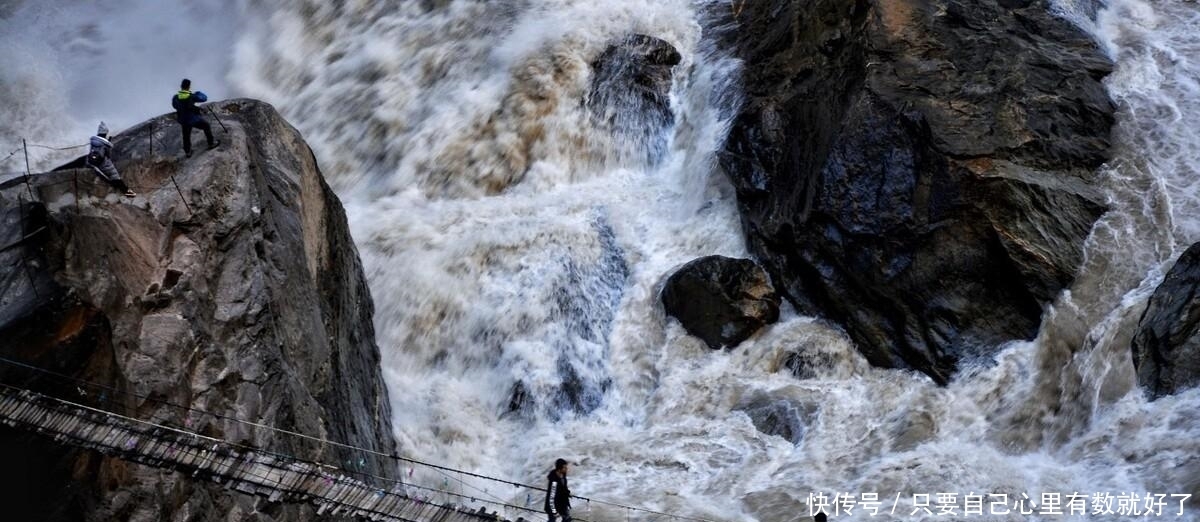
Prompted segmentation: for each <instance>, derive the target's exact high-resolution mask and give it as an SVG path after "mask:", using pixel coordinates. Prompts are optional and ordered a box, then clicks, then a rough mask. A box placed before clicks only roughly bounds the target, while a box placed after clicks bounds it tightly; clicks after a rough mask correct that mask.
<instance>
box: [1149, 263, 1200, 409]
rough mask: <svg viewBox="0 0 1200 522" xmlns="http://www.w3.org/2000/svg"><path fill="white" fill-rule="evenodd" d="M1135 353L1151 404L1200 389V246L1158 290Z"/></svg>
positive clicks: (1177, 266) (1176, 264) (1177, 264)
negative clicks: (1163, 397)
mask: <svg viewBox="0 0 1200 522" xmlns="http://www.w3.org/2000/svg"><path fill="white" fill-rule="evenodd" d="M1132 347H1133V365H1134V366H1135V367H1137V376H1138V384H1140V385H1141V386H1142V388H1144V389H1145V390H1146V392H1147V394H1149V395H1150V397H1151V398H1158V397H1161V396H1163V395H1170V394H1173V393H1176V392H1179V391H1183V390H1185V389H1188V388H1193V387H1195V386H1198V385H1200V243H1197V244H1194V245H1192V246H1191V247H1190V248H1188V249H1187V251H1186V252H1184V253H1183V255H1182V256H1179V260H1178V261H1176V262H1175V266H1173V267H1171V271H1170V272H1167V276H1166V277H1165V278H1164V279H1163V282H1162V284H1160V285H1159V286H1158V288H1157V289H1155V290H1154V295H1153V296H1151V298H1150V303H1149V304H1148V305H1147V306H1146V312H1145V313H1143V314H1142V319H1141V321H1140V322H1139V324H1138V328H1137V333H1135V334H1134V336H1133V346H1132Z"/></svg>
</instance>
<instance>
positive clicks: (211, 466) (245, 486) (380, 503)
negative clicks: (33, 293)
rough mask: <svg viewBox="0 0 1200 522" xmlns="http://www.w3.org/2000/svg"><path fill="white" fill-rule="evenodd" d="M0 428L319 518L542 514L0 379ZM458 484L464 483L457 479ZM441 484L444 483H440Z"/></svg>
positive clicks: (629, 509) (664, 516) (442, 519)
mask: <svg viewBox="0 0 1200 522" xmlns="http://www.w3.org/2000/svg"><path fill="white" fill-rule="evenodd" d="M0 364H4V365H6V366H10V367H16V368H23V369H25V370H30V371H33V372H36V373H41V374H45V375H47V376H49V377H50V378H51V379H52V380H58V381H62V382H71V383H72V384H75V385H79V386H85V387H89V388H96V389H100V390H108V391H115V390H113V389H112V388H110V387H107V386H104V385H100V384H96V383H91V382H87V381H83V380H80V379H77V378H74V377H70V376H67V375H63V374H58V373H55V372H52V371H49V370H44V369H41V368H38V367H35V366H31V365H28V364H25V363H22V362H20V361H14V360H11V359H8V358H5V357H0ZM79 392H80V394H81V395H82V396H86V395H87V392H86V391H84V389H83V388H79ZM126 393H128V392H126ZM147 399H149V398H147ZM150 400H154V399H150ZM156 402H162V401H156ZM164 404H168V405H170V406H175V407H179V408H183V409H186V410H189V411H193V412H197V411H199V410H195V409H193V408H187V407H183V406H179V405H173V404H169V403H164ZM201 413H205V414H208V415H212V416H215V417H219V418H222V419H227V420H234V421H236V422H242V423H245V424H248V425H250V426H254V427H256V428H261V429H269V430H272V431H276V432H279V433H281V434H284V435H289V436H295V437H301V438H306V439H311V440H316V441H319V442H322V443H325V444H330V445H333V446H342V447H346V448H349V449H356V450H358V451H362V452H365V453H371V454H377V452H375V451H372V450H368V449H364V448H354V447H351V446H346V445H344V444H340V443H337V442H333V441H327V440H323V439H317V438H315V437H312V436H309V435H304V434H300V433H294V432H291V431H286V430H279V429H276V428H273V427H270V426H264V425H261V424H257V423H253V422H249V421H244V420H238V419H232V418H229V417H226V416H223V415H219V414H215V413H209V412H201ZM0 423H2V424H4V425H6V426H8V427H11V428H16V429H21V430H25V431H27V432H31V433H35V434H38V435H41V436H44V437H49V438H52V439H53V440H54V441H56V442H57V443H59V444H63V445H68V446H73V447H78V448H83V449H88V450H93V451H97V452H99V453H101V454H103V455H106V456H109V457H114V458H119V459H122V460H125V461H129V462H136V463H139V464H143V465H146V466H151V467H156V468H161V469H170V470H175V471H179V472H182V473H184V474H186V475H189V476H190V477H191V478H193V479H195V480H207V481H212V482H215V483H218V484H221V485H223V486H225V487H226V488H228V489H231V490H235V491H238V492H241V493H244V494H247V495H257V496H260V497H264V498H267V499H269V500H270V501H272V502H290V503H309V504H312V505H314V506H315V507H316V509H317V512H318V514H322V515H325V514H327V515H331V516H344V517H357V518H359V519H362V520H372V521H395V522H476V521H497V522H498V521H507V520H510V519H511V518H510V517H512V516H515V515H514V514H520V515H521V516H517V517H516V519H515V520H516V522H524V521H526V520H540V519H541V518H542V517H544V516H545V515H544V514H542V513H541V510H540V509H535V508H537V507H540V500H541V498H540V496H538V495H537V493H530V494H528V496H527V499H526V505H525V506H520V505H515V504H511V503H506V502H504V501H503V500H501V499H500V498H499V497H496V496H495V495H488V494H487V490H479V491H478V493H481V494H480V495H468V494H465V493H462V492H459V493H456V492H453V491H449V490H448V489H447V488H446V487H443V488H434V487H428V486H423V485H419V484H417V483H415V482H413V481H408V482H405V481H402V480H399V481H398V480H395V479H387V478H384V477H377V476H374V475H367V474H364V473H362V472H355V471H352V470H349V469H346V468H340V467H338V466H332V465H329V464H325V463H319V462H313V461H310V460H305V459H302V458H298V457H294V456H290V455H286V454H280V453H276V452H272V451H268V450H263V449H259V448H253V447H249V446H246V445H244V444H239V443H234V442H230V441H226V440H223V439H220V438H216V437H211V436H206V435H203V434H200V433H197V432H194V431H192V430H190V429H187V428H186V427H179V426H171V425H168V424H166V423H164V422H155V421H151V420H143V419H136V418H133V417H129V416H126V415H122V414H119V413H117V412H114V411H110V410H106V409H102V408H100V407H96V406H93V405H88V404H84V403H83V401H74V400H70V399H67V398H63V397H59V396H53V395H48V394H46V393H40V392H36V391H32V390H29V389H27V388H23V387H18V386H13V385H10V384H5V383H0ZM377 455H378V454H377ZM386 456H388V457H391V458H393V459H395V460H397V461H400V462H404V463H408V464H412V465H418V466H426V467H429V468H432V469H433V470H434V471H437V472H438V473H441V474H442V475H443V476H446V477H449V476H450V475H449V474H451V473H454V474H458V475H460V476H467V477H472V478H475V479H482V480H488V481H494V482H497V483H501V484H503V485H507V486H514V487H517V488H524V489H527V490H531V491H535V492H540V488H538V487H536V486H531V485H527V484H522V483H519V482H512V481H508V480H504V479H500V478H496V477H489V476H486V475H480V474H476V473H471V472H467V471H463V470H458V469H454V468H450V467H445V466H440V465H437V464H432V463H428V462H423V461H420V460H415V459H410V458H406V457H401V456H399V455H386ZM398 464H399V462H398ZM456 480H457V481H459V482H461V483H462V484H463V485H466V486H468V487H470V486H469V485H467V484H466V483H465V482H462V481H461V479H456ZM448 482H449V480H448V478H447V479H446V480H445V481H444V486H445V485H446V484H448ZM472 489H478V488H472ZM485 496H491V497H492V499H488V498H483V497H485ZM535 496H537V498H536V500H537V505H534V506H532V507H531V506H530V504H531V501H532V499H533V498H534V497H535ZM572 498H573V499H575V500H577V501H580V503H584V504H586V505H587V506H589V507H590V505H591V504H592V503H597V504H599V505H603V506H607V507H608V508H610V509H611V510H612V511H613V512H614V513H620V514H621V515H618V518H619V519H620V520H632V519H635V518H636V519H638V520H663V521H670V520H675V521H686V522H711V521H708V520H705V519H701V518H694V517H687V516H682V515H676V514H670V513H663V512H659V511H654V510H649V509H644V508H639V507H635V506H628V505H624V504H619V503H615V502H607V501H603V500H598V499H592V498H588V497H582V496H573V497H572ZM493 499H494V500H493ZM468 504H483V506H481V507H479V508H471V507H468ZM487 505H491V506H493V510H492V511H490V512H489V511H488V509H487V507H486V506H487ZM496 508H499V509H498V510H497V509H496ZM577 508H578V506H577ZM574 519H575V520H577V521H580V522H588V519H586V518H581V517H575V518H574ZM603 520H605V519H604V518H594V519H593V522H602V521H603ZM614 520H615V519H614Z"/></svg>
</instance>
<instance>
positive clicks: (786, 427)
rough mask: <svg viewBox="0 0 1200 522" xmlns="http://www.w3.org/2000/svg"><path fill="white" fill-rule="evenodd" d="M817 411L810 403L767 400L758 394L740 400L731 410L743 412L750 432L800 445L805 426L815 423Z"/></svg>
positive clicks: (785, 399)
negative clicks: (750, 429) (751, 429)
mask: <svg viewBox="0 0 1200 522" xmlns="http://www.w3.org/2000/svg"><path fill="white" fill-rule="evenodd" d="M818 409H819V408H818V407H817V405H816V404H814V403H811V402H803V401H796V400H791V399H788V398H783V397H771V396H769V395H767V394H765V393H759V394H755V395H753V396H751V397H750V398H747V399H745V400H743V401H742V402H741V403H739V404H738V405H737V406H736V407H735V408H734V410H737V411H742V412H745V413H746V415H748V416H749V417H750V422H752V423H753V424H754V428H755V429H757V430H758V431H759V432H762V433H763V434H765V435H774V436H777V437H782V438H784V439H785V440H787V441H788V442H791V443H792V444H800V442H802V441H803V440H804V433H805V432H807V431H808V426H809V425H810V424H812V423H813V422H815V421H816V420H817V411H818Z"/></svg>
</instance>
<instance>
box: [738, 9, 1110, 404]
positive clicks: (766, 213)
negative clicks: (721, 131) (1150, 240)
mask: <svg viewBox="0 0 1200 522" xmlns="http://www.w3.org/2000/svg"><path fill="white" fill-rule="evenodd" d="M735 15H736V16H735V17H734V18H733V19H732V20H731V21H730V22H731V24H732V27H733V28H732V29H731V30H730V32H729V35H728V37H727V39H728V45H730V46H732V48H733V49H734V50H735V52H736V53H737V55H738V56H739V57H741V58H742V59H743V60H745V70H744V78H743V83H744V85H745V89H746V102H745V104H744V105H743V108H742V110H741V112H740V114H739V115H738V117H737V120H736V121H735V123H734V126H733V129H732V131H731V134H730V137H729V139H728V141H727V143H726V147H725V149H724V151H723V153H722V154H721V164H722V166H723V167H724V168H725V170H726V172H727V173H728V175H729V177H730V179H731V180H732V181H733V183H734V185H735V187H736V189H737V194H738V202H739V207H740V208H739V210H740V212H741V215H742V223H743V230H744V233H745V235H746V238H747V242H748V245H749V247H750V249H751V251H752V252H753V253H754V254H755V256H756V257H757V258H758V259H759V260H760V261H761V262H762V263H763V265H764V266H765V267H766V268H767V270H768V271H769V272H770V273H771V275H772V278H773V279H774V280H775V282H776V284H777V286H778V288H779V289H780V291H781V292H782V293H783V294H784V295H785V297H786V298H787V299H788V300H789V301H791V302H792V303H793V304H795V305H796V307H797V309H798V310H799V311H801V312H802V313H806V314H813V315H819V316H822V317H826V318H828V319H831V320H833V321H835V322H837V323H838V324H840V325H842V326H843V327H844V328H845V329H846V330H847V332H848V333H849V335H850V337H851V338H852V339H853V340H854V342H855V344H856V345H857V347H858V349H859V350H860V351H861V352H862V353H863V354H864V355H865V356H866V358H867V359H868V360H869V361H870V362H871V363H872V364H874V365H876V366H882V367H896V368H914V369H917V370H920V371H922V372H924V373H926V374H928V375H929V376H930V377H931V378H933V379H934V380H935V381H937V382H939V383H945V382H947V381H949V380H950V378H951V376H952V375H953V374H954V372H955V371H956V369H957V367H958V366H959V364H960V363H961V362H962V361H964V360H971V359H974V358H983V357H987V356H988V355H989V354H990V353H991V352H992V351H993V350H994V349H995V347H996V346H997V345H998V344H1000V343H1002V342H1004V341H1006V340H1010V339H1029V338H1032V337H1033V336H1034V335H1035V333H1036V332H1037V329H1038V326H1039V324H1040V321H1041V313H1042V308H1043V306H1044V305H1045V304H1046V303H1048V302H1049V301H1050V300H1052V299H1053V298H1054V297H1055V296H1056V295H1057V294H1058V292H1059V291H1060V290H1061V289H1063V288H1064V287H1066V286H1067V285H1068V284H1069V283H1070V282H1071V281H1072V280H1073V278H1074V275H1075V272H1076V270H1077V267H1078V265H1079V264H1080V261H1081V256H1082V243H1083V240H1084V238H1085V237H1086V236H1087V234H1088V232H1089V231H1090V229H1091V225H1092V223H1093V222H1094V221H1095V220H1096V219H1097V218H1098V217H1099V215H1100V214H1101V213H1103V212H1104V207H1103V205H1102V199H1101V198H1100V197H1099V196H1098V195H1097V194H1096V193H1095V192H1094V190H1093V189H1092V188H1091V186H1090V184H1089V178H1090V176H1091V173H1092V171H1093V169H1094V168H1096V167H1097V166H1098V165H1100V164H1101V163H1102V162H1103V161H1104V160H1105V159H1106V154H1107V152H1108V148H1109V142H1108V136H1109V129H1110V127H1111V125H1112V122H1113V118H1112V110H1113V107H1112V104H1111V102H1110V100H1109V99H1108V97H1107V94H1106V92H1105V90H1104V87H1103V85H1102V84H1101V83H1100V81H1099V80H1100V79H1101V78H1102V77H1103V76H1105V75H1106V74H1107V73H1108V72H1109V70H1110V64H1109V61H1108V59H1107V58H1106V57H1105V56H1104V55H1103V54H1102V53H1101V52H1100V50H1099V49H1098V48H1097V46H1096V44H1095V43H1094V42H1093V41H1092V40H1091V39H1090V38H1089V37H1088V36H1086V35H1085V34H1084V33H1082V32H1081V31H1080V30H1078V29H1077V28H1076V27H1074V26H1072V25H1071V24H1070V23H1069V22H1067V21H1065V20H1063V19H1060V18H1057V17H1055V16H1053V15H1052V14H1050V13H1049V11H1048V8H1047V6H1046V4H1045V3H1044V2H1042V1H1005V2H996V1H995V0H982V1H978V2H961V1H956V0H933V1H928V2H917V1H914V0H896V1H886V2H883V1H876V2H869V1H861V0H766V1H762V2H745V3H744V4H743V8H742V9H741V10H740V11H737V12H736V13H735Z"/></svg>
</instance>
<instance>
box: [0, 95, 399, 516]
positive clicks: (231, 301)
mask: <svg viewBox="0 0 1200 522" xmlns="http://www.w3.org/2000/svg"><path fill="white" fill-rule="evenodd" d="M213 109H214V111H215V113H216V114H217V115H218V116H219V117H220V118H221V120H222V121H223V123H224V127H226V128H228V130H227V131H226V130H223V127H222V126H218V125H217V124H216V122H215V121H214V122H213V126H214V127H215V128H216V130H217V133H218V137H219V138H220V139H221V141H222V144H221V146H220V148H218V149H215V150H204V148H203V146H201V147H200V148H199V149H198V151H197V154H196V155H195V156H194V157H193V158H191V159H184V158H183V153H182V151H181V145H180V137H179V128H178V126H177V125H176V124H175V123H174V121H173V118H172V117H171V116H161V117H158V118H155V119H153V120H151V121H148V122H145V123H143V124H141V125H138V126H136V127H134V128H132V129H130V130H128V131H126V132H124V133H122V134H119V135H117V136H115V137H114V139H113V142H114V144H115V147H116V159H117V167H118V168H119V169H120V170H121V172H122V174H123V175H124V178H125V180H126V182H127V183H129V184H130V185H131V186H133V187H134V188H135V189H136V190H137V191H138V192H139V193H140V195H139V196H138V197H137V198H134V199H124V198H121V197H120V196H119V195H117V194H116V193H115V191H113V190H112V189H111V188H109V187H108V186H106V185H105V184H104V183H102V182H100V181H99V180H98V179H97V177H96V176H95V175H94V174H92V173H91V172H89V171H86V170H82V169H72V168H66V169H64V170H60V171H56V172H51V173H47V174H41V175H36V176H34V177H33V178H32V180H31V182H30V185H29V186H26V185H25V184H24V183H21V182H20V180H16V181H11V182H6V183H4V184H0V208H2V209H4V213H3V216H2V217H3V219H4V220H5V226H6V233H5V235H4V237H5V241H8V240H9V239H14V238H15V236H14V234H12V233H11V232H9V230H11V229H12V228H22V227H20V223H21V222H24V225H25V226H24V227H23V228H24V229H25V230H26V232H28V233H27V234H23V235H25V236H31V237H28V238H26V239H24V240H22V241H19V242H18V244H16V245H15V246H11V247H10V248H8V249H7V250H5V251H4V252H3V254H4V256H5V257H4V258H3V259H0V261H3V264H0V270H2V271H3V272H2V273H0V285H2V288H0V289H2V290H3V293H4V296H5V298H4V300H3V301H0V321H2V322H0V355H2V356H3V357H5V358H9V359H16V360H20V361H25V362H28V363H31V364H33V365H35V366H39V367H42V368H46V369H49V370H53V371H55V372H58V373H61V374H66V375H70V376H73V377H77V378H81V379H85V380H87V381H91V382H96V383H99V384H102V385H105V386H109V387H111V388H113V389H115V390H112V389H110V390H104V389H98V388H88V387H87V386H83V385H78V384H75V383H72V382H66V381H61V380H57V379H48V378H46V377H45V376H44V375H40V374H37V373H32V372H29V371H26V370H24V369H21V368H15V367H11V366H7V365H3V369H0V372H3V375H2V376H0V377H2V378H3V380H4V382H7V383H15V384H20V385H23V386H26V387H29V388H33V389H36V390H40V391H43V392H47V393H51V394H53V395H56V396H59V397H66V398H68V399H72V400H75V401H79V402H83V403H86V404H93V405H95V406H97V407H101V408H105V409H110V410H115V411H118V412H120V413H123V414H126V415H130V416H133V417H136V418H139V419H153V421H154V422H157V423H162V424H167V425H171V426H176V427H180V428H184V429H188V430H192V431H196V432H199V433H202V434H204V435H207V436H211V437H220V438H224V439H226V440H229V441H232V442H235V443H242V444H247V445H250V446H254V447H258V448H264V449H266V450H269V451H274V452H278V453H283V454H289V455H294V456H297V457H300V458H304V459H309V460H314V461H319V462H323V463H327V464H330V465H334V466H337V467H339V468H341V469H345V470H347V471H348V472H350V471H352V472H363V473H370V474H373V475H378V476H382V477H393V478H398V477H397V469H396V466H395V463H394V462H392V461H391V460H390V459H388V458H386V457H383V458H381V457H380V456H379V455H374V454H365V453H361V452H352V451H348V450H344V449H342V448H339V447H335V446H332V445H329V444H323V443H318V442H315V441H313V440H306V439H302V438H297V437H294V436H286V435H283V434H281V433H278V432H274V431H269V430H264V429H259V428H254V427H252V426H249V425H246V424H241V423H237V422H233V421H231V420H228V419H229V418H236V419H240V420H245V421H251V422H254V423H258V424H263V425H267V426H273V427H276V428H279V429H283V430H289V431H293V432H298V433H303V434H307V435H311V436H314V437H319V438H322V439H326V440H331V441H337V442H341V443H345V444H350V445H354V446H358V447H363V448H369V449H372V450H374V451H377V452H379V453H381V454H383V455H388V454H392V453H393V452H394V451H395V447H394V443H393V440H392V436H391V428H390V413H389V406H388V400H387V394H386V391H385V389H384V386H383V381H382V376H381V371H380V366H379V364H380V363H379V351H378V348H377V347H376V345H375V340H374V330H373V326H372V313H373V306H372V302H371V296H370V294H369V292H368V289H367V285H366V281H365V279H364V276H363V271H362V267H361V265H360V263H359V260H358V255H357V252H356V251H355V247H354V244H353V243H352V242H351V238H350V234H349V230H348V228H347V224H346V217H345V214H344V212H343V210H342V207H341V204H340V203H339V202H338V200H337V197H336V196H335V195H334V194H333V192H332V191H331V190H330V189H329V187H328V186H326V184H325V182H324V180H323V179H322V177H321V173H320V171H319V170H318V168H317V164H316V161H315V159H314V158H313V155H312V152H311V151H310V150H309V148H308V146H307V145H306V144H305V143H304V140H303V139H302V138H301V136H300V134H299V133H298V132H297V131H296V130H295V129H294V128H292V127H291V126H290V125H288V123H287V122H286V121H284V120H283V119H282V118H281V117H280V116H279V115H278V114H277V113H276V112H275V110H274V109H273V108H272V107H270V106H269V105H266V104H264V103H261V102H256V101H251V100H234V101H228V102H223V103H219V104H214V106H213ZM151 136H153V137H154V139H153V140H151ZM151 149H153V151H151ZM176 183H177V184H178V185H176ZM31 195H32V196H33V198H32V199H33V200H34V202H33V203H30V202H29V201H30V199H31V197H30V196H31ZM19 201H25V204H24V205H23V206H18V205H17V203H18V202H19ZM18 208H20V209H22V210H23V212H22V213H21V214H15V213H16V212H17V209H18ZM14 224H16V227H14V226H13V225H14ZM31 285H36V287H34V286H31ZM166 403H172V404H177V405H182V406H186V407H189V408H194V409H196V410H202V411H204V412H211V413H212V414H215V415H221V416H224V417H226V418H219V417H216V416H214V415H207V414H204V413H200V412H199V411H185V410H182V409H180V408H177V407H174V406H170V405H168V404H166ZM0 462H4V463H5V469H6V470H7V474H8V475H9V476H10V477H21V480H20V481H19V483H17V484H13V485H9V486H12V487H5V488H0V491H2V493H0V496H2V497H3V499H4V502H3V503H4V505H5V512H6V514H7V515H6V516H7V517H8V518H11V519H12V520H89V521H109V520H130V521H160V520H189V521H209V520H212V521H216V520H247V521H249V520H254V521H269V520H289V521H292V520H318V519H320V520H330V518H329V516H328V515H326V516H318V515H317V514H316V512H315V509H314V508H312V507H310V506H308V505H301V504H286V503H285V504H280V503H271V502H267V501H266V499H260V498H254V497H249V496H246V495H243V494H240V493H237V492H235V491H229V490H226V489H225V488H224V487H223V486H221V485H218V484H212V483H209V482H206V481H204V480H202V479H194V478H191V477H189V476H185V475H182V474H180V473H178V472H173V471H167V470H159V469H154V468H149V467H144V466H141V465H137V464H132V463H128V462H124V461H120V460H117V459H115V458H110V457H107V456H104V455H100V454H97V453H93V452H90V451H80V450H75V449H72V448H69V447H67V446H60V445H58V444H56V443H54V442H53V441H50V440H48V439H45V440H44V439H42V438H40V437H38V436H35V435H30V434H26V433H24V432H19V431H15V430H13V429H10V428H7V427H0Z"/></svg>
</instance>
